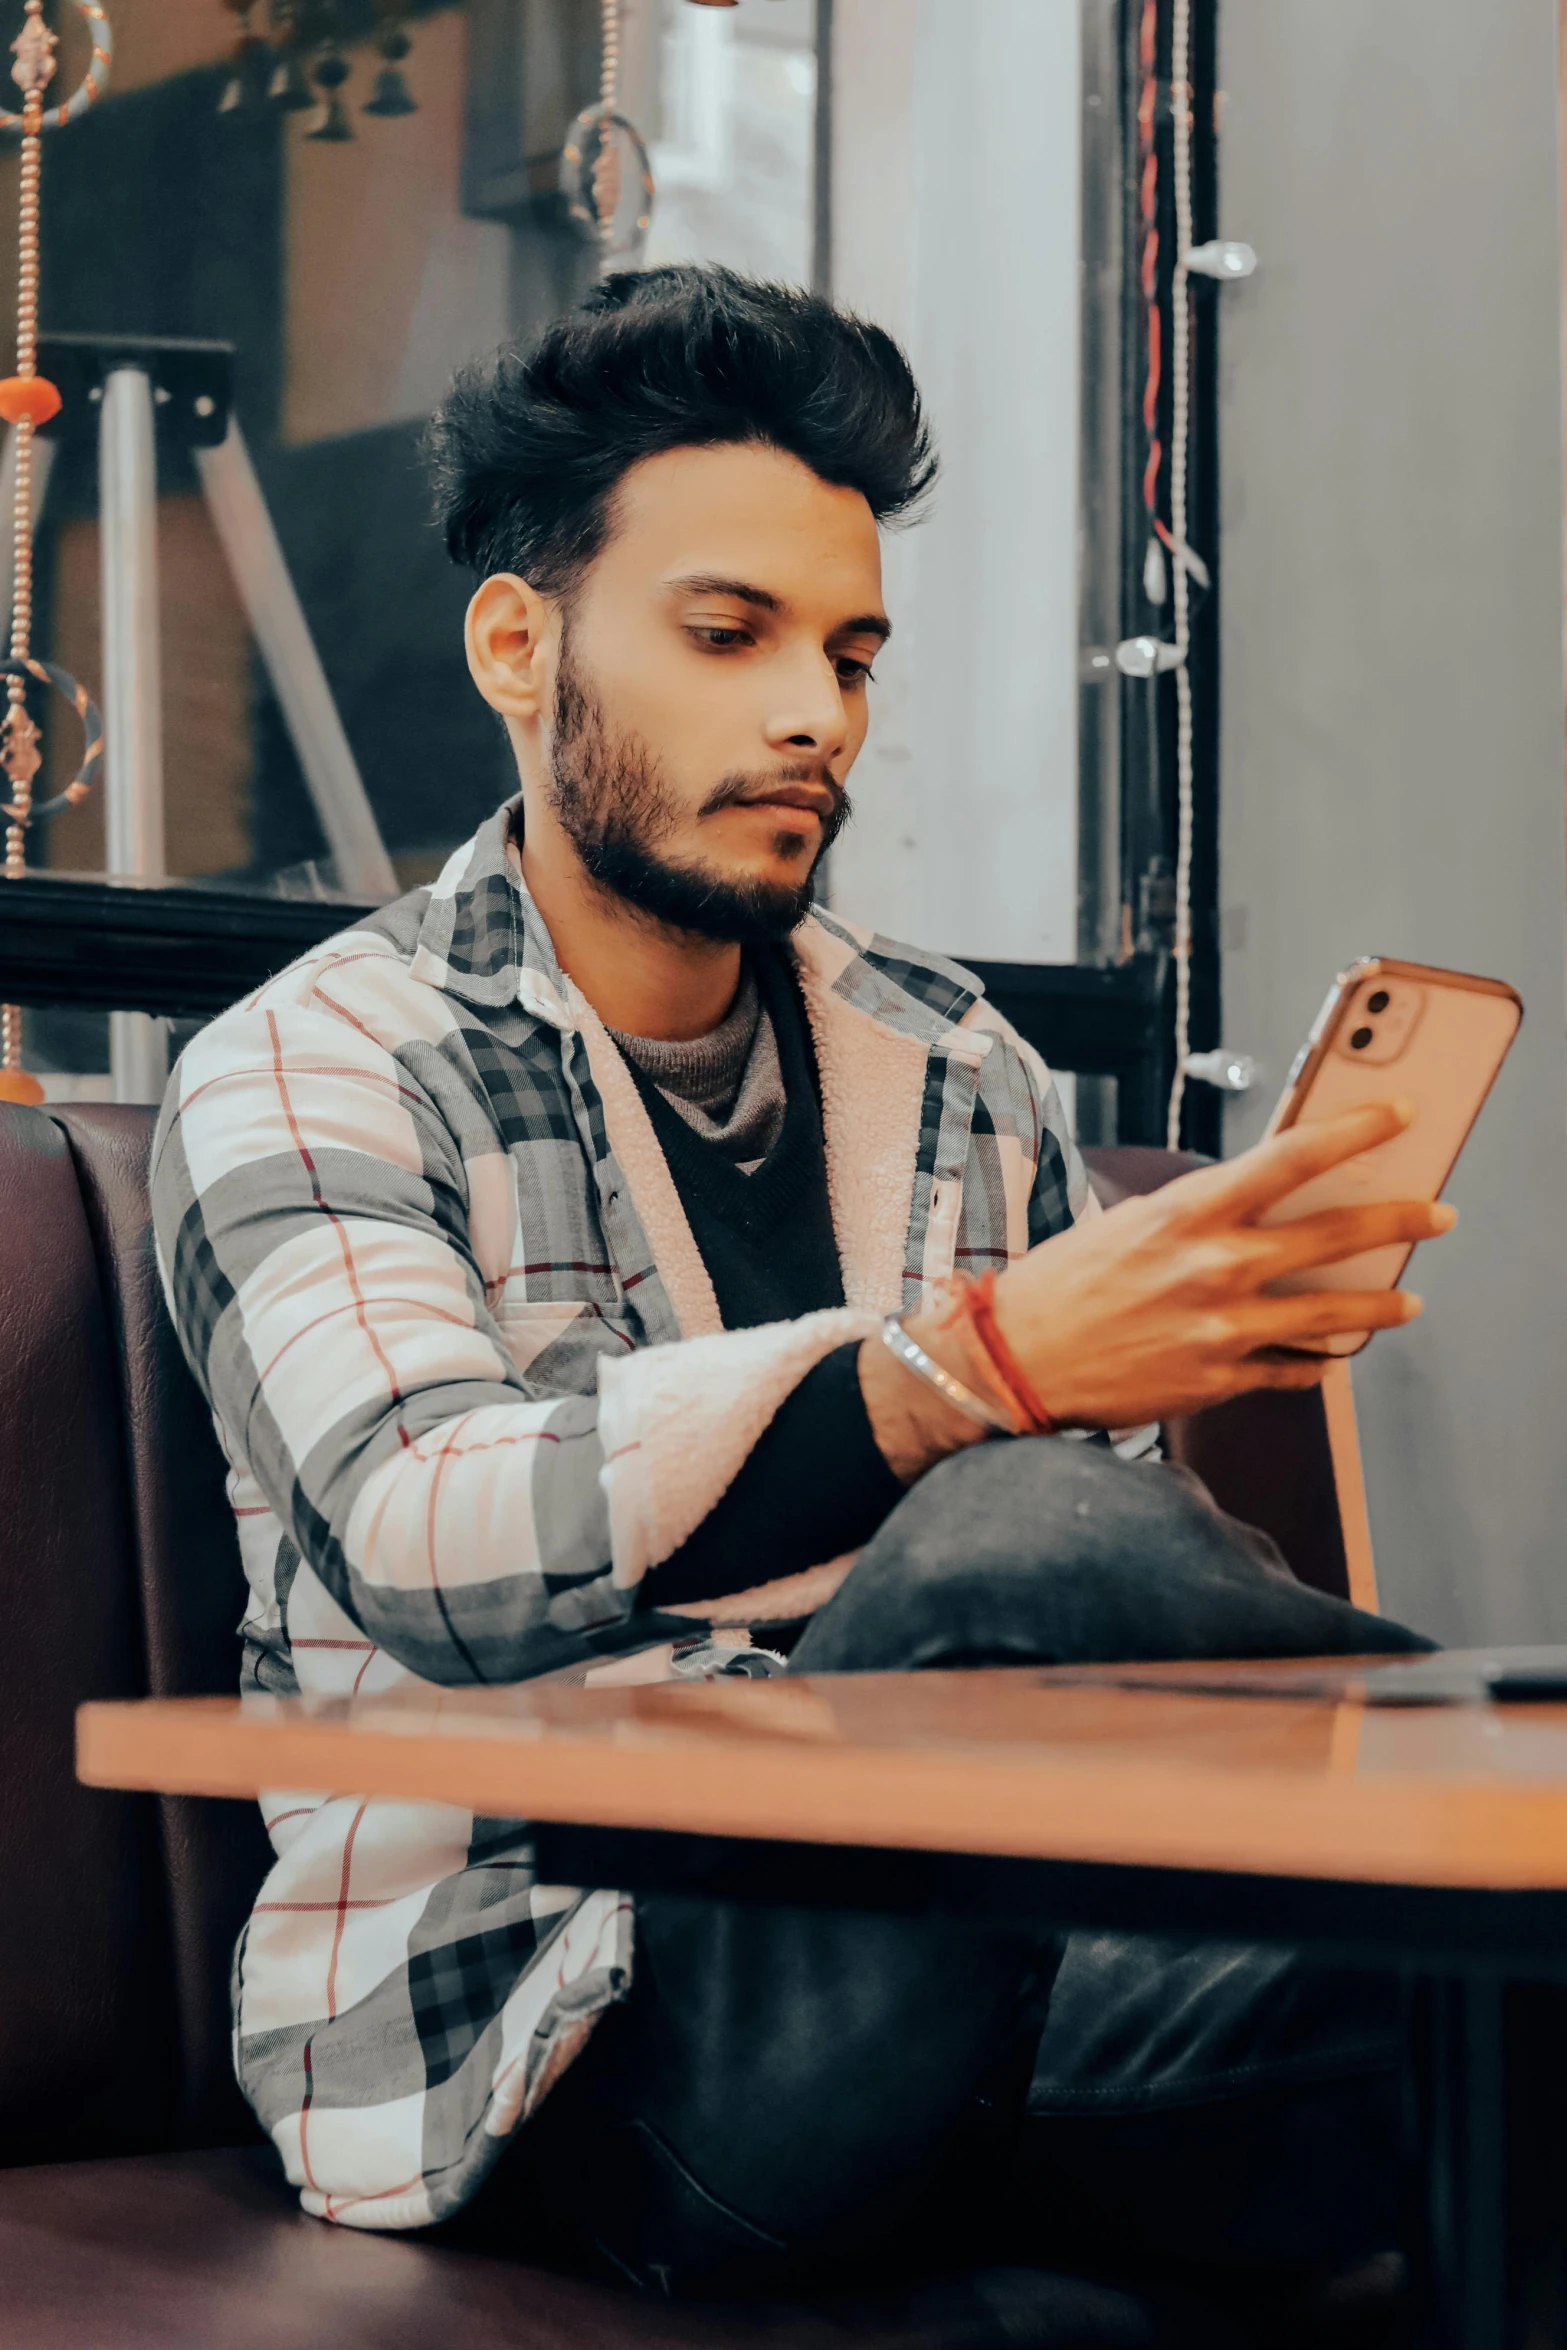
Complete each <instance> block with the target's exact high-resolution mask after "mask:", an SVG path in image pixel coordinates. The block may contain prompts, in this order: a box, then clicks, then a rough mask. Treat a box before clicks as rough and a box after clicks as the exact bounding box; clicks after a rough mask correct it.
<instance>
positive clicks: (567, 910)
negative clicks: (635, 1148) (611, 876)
mask: <svg viewBox="0 0 1567 2350" xmlns="http://www.w3.org/2000/svg"><path fill="white" fill-rule="evenodd" d="M518 846H519V848H520V850H521V855H522V877H523V880H524V881H525V882H526V883H527V885H528V894H529V896H530V897H531V898H532V900H533V902H534V904H535V905H536V906H537V907H538V909H539V912H540V914H541V915H542V916H543V917H544V922H545V927H546V928H547V929H548V931H549V934H550V938H551V940H552V942H553V944H554V948H555V953H556V955H557V957H558V958H559V961H560V967H561V969H562V970H563V971H564V972H565V973H566V975H567V977H568V978H570V979H573V980H575V982H576V984H577V986H578V987H580V988H581V990H582V992H583V994H584V995H585V996H586V997H587V999H588V1002H589V1003H590V1004H591V1005H592V1006H593V1009H594V1011H595V1012H597V1014H598V1016H599V1018H600V1019H601V1020H602V1021H603V1023H604V1025H605V1027H606V1028H618V1029H620V1030H621V1031H622V1033H623V1034H624V1035H627V1036H650V1037H661V1038H664V1039H667V1040H668V1041H669V1042H671V1043H684V1042H686V1041H687V1040H688V1039H690V1038H691V1037H693V1036H705V1035H706V1034H707V1032H708V1030H709V1029H710V1028H716V1027H717V1026H718V1023H719V1021H720V1020H722V1018H723V1016H724V1014H725V1013H726V1012H727V1011H728V1009H729V1007H730V1005H731V1004H732V1003H733V1002H734V998H735V991H736V989H737V988H738V987H739V984H740V949H739V947H738V946H735V945H733V944H731V943H729V942H727V941H725V940H722V939H716V938H701V937H698V936H697V935H695V934H694V933H693V932H691V931H688V930H672V929H671V928H670V927H669V925H668V924H667V923H664V922H659V921H657V920H655V919H654V918H653V917H652V916H651V915H648V914H644V913H642V912H641V910H640V909H639V908H638V907H636V906H632V905H628V903H627V902H626V900H625V899H624V898H620V897H616V896H615V894H614V892H613V891H612V890H607V889H605V888H603V887H602V886H601V885H600V884H599V883H598V882H596V881H595V880H594V879H593V878H592V876H591V874H589V873H588V872H586V871H585V870H584V868H583V864H582V860H581V858H580V857H579V856H578V855H577V852H576V850H575V849H574V848H573V846H572V844H571V842H570V841H569V840H568V839H567V837H566V835H565V833H564V832H563V831H562V830H561V828H560V826H559V825H558V824H557V823H555V822H554V821H553V819H552V818H551V817H550V816H549V815H548V814H546V815H545V816H544V817H543V820H542V821H540V819H539V816H538V814H537V813H536V812H535V811H534V810H533V809H531V808H530V809H529V812H528V822H527V828H526V831H525V833H524V834H523V837H522V838H521V840H520V841H519V843H518Z"/></svg>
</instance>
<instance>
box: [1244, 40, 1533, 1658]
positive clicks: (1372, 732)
mask: <svg viewBox="0 0 1567 2350" xmlns="http://www.w3.org/2000/svg"><path fill="white" fill-rule="evenodd" d="M1553 14H1554V12H1553V10H1552V9H1551V7H1550V6H1549V0H1485V4H1484V5H1483V6H1477V5H1475V4H1474V0H1378V4H1377V5H1376V6H1375V7H1372V8H1368V7H1367V6H1366V5H1365V0H1310V4H1309V6H1303V5H1302V4H1301V0H1228V4H1227V5H1226V6H1225V7H1224V8H1223V11H1222V16H1223V25H1222V56H1221V65H1222V71H1221V79H1222V81H1223V84H1224V86H1225V89H1226V92H1227V100H1226V112H1225V118H1224V136H1223V154H1222V170H1223V185H1222V219H1223V225H1224V233H1225V234H1226V235H1229V236H1238V237H1244V238H1246V239H1248V240H1249V241H1250V242H1251V243H1252V244H1254V245H1255V246H1256V248H1257V250H1258V252H1259V254H1260V255H1261V258H1262V267H1261V269H1260V271H1259V273H1258V275H1257V276H1256V277H1255V278H1254V279H1252V280H1251V281H1250V283H1249V284H1247V285H1244V286H1239V287H1233V288H1227V289H1226V290H1225V292H1224V294H1223V297H1222V299H1223V302H1224V330H1223V341H1224V353H1223V378H1224V382H1223V395H1222V398H1223V408H1222V424H1221V432H1222V446H1223V453H1224V454H1223V464H1224V477H1223V497H1224V537H1223V554H1224V615H1225V618H1224V650H1223V660H1224V767H1223V797H1224V818H1223V826H1224V829H1223V843H1222V853H1223V881H1222V896H1223V900H1224V905H1225V909H1226V911H1225V925H1226V938H1227V942H1228V951H1227V953H1226V958H1225V997H1226V1036H1227V1040H1228V1041H1229V1042H1231V1043H1233V1044H1235V1045H1241V1046H1246V1047H1248V1048H1250V1049H1252V1050H1253V1051H1255V1052H1257V1053H1259V1054H1260V1055H1261V1056H1262V1057H1263V1058H1264V1060H1265V1061H1266V1062H1267V1064H1268V1074H1269V1083H1268V1084H1267V1085H1265V1086H1264V1087H1263V1088H1261V1089H1259V1095H1258V1096H1257V1097H1254V1098H1253V1099H1252V1100H1250V1101H1248V1102H1246V1103H1244V1104H1242V1105H1239V1106H1238V1107H1237V1108H1236V1109H1235V1110H1234V1111H1232V1113H1231V1122H1230V1132H1229V1138H1228V1139H1229V1147H1231V1148H1238V1147H1241V1146H1242V1145H1244V1144H1245V1143H1246V1142H1248V1141H1250V1140H1252V1139H1253V1137H1254V1136H1255V1134H1256V1132H1257V1131H1258V1130H1259V1128H1260V1126H1261V1122H1262V1119H1263V1117H1264V1115H1265V1113H1266V1108H1267V1102H1268V1100H1271V1098H1272V1095H1273V1092H1274V1091H1275V1090H1276V1087H1277V1084H1278V1081H1279V1079H1280V1077H1281V1076H1282V1074H1283V1071H1284V1069H1285V1068H1286V1067H1287V1065H1288V1063H1289V1060H1290V1058H1291V1056H1292V1053H1293V1050H1294V1047H1295V1045H1296V1043H1297V1041H1298V1039H1299V1037H1300V1035H1301V1034H1302V1032H1303V1030H1304V1028H1305V1026H1306V1024H1307V1022H1308V1021H1309V1019H1310V1017H1311V1015H1312V1014H1313V1013H1314V1011H1315V1010H1316V1007H1317V1004H1318V1002H1319V1001H1320V999H1321V996H1322V993H1323V991H1324V988H1325V987H1326V985H1327V982H1328V980H1329V979H1330V978H1331V976H1332V974H1333V972H1334V970H1335V969H1336V968H1337V967H1338V966H1339V965H1340V964H1341V963H1342V962H1343V961H1345V960H1346V959H1347V958H1348V957H1350V956H1351V955H1354V954H1356V953H1360V952H1381V953H1388V954H1399V955H1412V956H1417V957H1421V958H1423V959H1425V960H1428V961H1433V962H1445V963H1453V964H1457V965H1459V966H1462V967H1465V968H1468V969H1471V970H1476V971H1484V972H1494V973H1497V974H1500V975H1502V976H1505V977H1507V978H1509V979H1511V980H1513V981H1514V982H1515V983H1516V984H1517V985H1518V986H1519V987H1520V988H1521V989H1522V991H1523V994H1524V997H1525V1001H1526V1003H1527V1006H1528V1018H1527V1020H1526V1023H1525V1027H1524V1032H1523V1036H1522V1039H1521V1041H1520V1044H1519V1045H1518V1047H1517V1048H1516V1049H1515V1051H1514V1054H1513V1057H1512V1060H1511V1063H1510V1064H1509V1067H1508V1069H1507V1070H1506V1072H1505V1073H1504V1076H1503V1079H1502V1082H1501V1084H1500V1086H1499V1088H1498V1091H1497V1093H1496V1095H1495V1096H1494V1097H1493V1100H1492V1103H1491V1106H1490V1108H1489V1109H1488V1110H1487V1112H1486V1115H1485V1117H1484V1118H1483V1119H1482V1121H1481V1124H1480V1126H1479V1128H1478V1130H1477V1132H1476V1134H1475V1136H1474V1138H1473V1140H1472V1142H1471V1144H1470V1146H1469V1149H1468V1151H1467V1153H1466V1155H1465V1158H1464V1160H1463V1162H1462V1165H1461V1167H1460V1169H1459V1172H1458V1175H1457V1177H1456V1178H1455V1182H1454V1186H1453V1191H1452V1197H1453V1198H1454V1200H1455V1201H1456V1203H1457V1204H1458V1206H1459V1208H1460V1209H1461V1211H1462V1219H1463V1220H1462V1223H1461V1225H1460V1227H1459V1230H1458V1232H1457V1233H1455V1235H1454V1236H1453V1238H1452V1239H1451V1240H1449V1241H1447V1242H1445V1243H1443V1244H1442V1246H1441V1247H1440V1248H1439V1249H1433V1250H1431V1251H1429V1252H1428V1253H1427V1255H1426V1256H1425V1257H1424V1258H1423V1259H1420V1260H1417V1279H1416V1286H1417V1287H1419V1288H1421V1289H1422V1290H1423V1292H1424V1294H1425V1297H1426V1300H1427V1311H1426V1316H1425V1319H1424V1320H1423V1321H1422V1322H1421V1323H1420V1324H1418V1325H1417V1326H1416V1327H1415V1328H1414V1329H1413V1330H1411V1331H1409V1332H1407V1333H1402V1334H1399V1335H1398V1336H1396V1337H1395V1336H1385V1337H1382V1338H1379V1339H1377V1340H1375V1341H1374V1342H1373V1344H1372V1347H1371V1349H1370V1351H1369V1352H1368V1353H1367V1354H1366V1355H1365V1356H1364V1357H1362V1358H1361V1361H1360V1362H1359V1363H1358V1364H1357V1366H1356V1374H1355V1377H1356V1392H1357V1397H1358V1400H1359V1405H1360V1412H1361V1425H1362V1432H1363V1437H1364V1440H1365V1444H1366V1450H1367V1466H1368V1475H1369V1482H1370V1495H1371V1515H1372V1526H1373V1532H1374V1535H1375V1540H1376V1548H1377V1560H1378V1567H1379V1571H1380V1574H1381V1578H1382V1591H1383V1602H1384V1605H1385V1607H1387V1608H1388V1609H1389V1610H1390V1611H1392V1612H1395V1613H1398V1614H1401V1615H1404V1616H1407V1617H1408V1618H1410V1619H1412V1620H1413V1621H1415V1622H1417V1623H1419V1624H1421V1625H1423V1626H1425V1627H1426V1628H1428V1629H1429V1630H1431V1631H1433V1632H1435V1633H1438V1634H1440V1635H1443V1636H1445V1637H1447V1638H1450V1639H1457V1638H1463V1637H1469V1638H1477V1639H1495V1638H1513V1639H1544V1638H1549V1639H1556V1640H1562V1639H1567V1277H1564V1272H1567V1229H1564V1228H1567V1125H1564V1118H1567V1069H1564V1039H1563V990H1564V970H1567V963H1564V947H1567V941H1564V905H1567V896H1564V891H1567V875H1564V857H1563V725H1562V673H1561V648H1562V593H1561V540H1562V494H1561V411H1560V397H1559V385H1558V372H1559V360H1558V332H1559V318H1560V294H1561V286H1560V254H1559V238H1558V211H1557V127H1556V40H1555V26H1554V23H1553V21H1552V19H1553ZM1262 1095H1266V1096H1267V1099H1266V1100H1264V1099H1263V1098H1261V1097H1262Z"/></svg>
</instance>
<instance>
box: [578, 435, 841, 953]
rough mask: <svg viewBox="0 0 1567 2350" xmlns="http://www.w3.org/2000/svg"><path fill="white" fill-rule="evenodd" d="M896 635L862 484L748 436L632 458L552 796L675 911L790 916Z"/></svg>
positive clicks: (785, 919) (595, 864)
mask: <svg viewBox="0 0 1567 2350" xmlns="http://www.w3.org/2000/svg"><path fill="white" fill-rule="evenodd" d="M886 635H887V622H886V619H885V616H884V614H883V611H882V603H881V550H880V546H879V543H878V539H877V534H876V526H875V523H874V522H873V521H872V519H871V513H870V509H869V507H868V506H867V505H866V503H865V500H864V499H863V497H861V496H860V494H859V493H858V491H855V490H847V489H836V488H833V487H831V486H830V485H829V484H828V483H826V482H823V481H821V480H820V479H818V477H817V476H816V475H815V474H814V473H812V472H811V471H810V469H809V468H808V467H807V466H805V465H803V464H801V463H800V462H799V460H798V459H796V458H794V457H789V456H784V455H781V454H780V453H779V452H777V451H776V450H772V449H765V448H757V447H752V446H742V447H728V448H717V449H677V450H672V451H670V452H669V453H668V454H666V455H663V456H659V457H653V458H649V459H647V460H646V461H645V462H644V463H643V464H641V465H638V466H636V467H635V468H634V469H633V470H632V471H631V472H630V473H629V474H628V475H627V476H626V478H625V480H624V482H623V483H622V484H621V486H620V490H619V493H618V496H617V499H616V502H615V507H614V512H613V515H612V520H611V530H610V536H609V541H608V544H607V545H606V547H605V548H604V550H603V552H602V553H601V554H600V555H599V556H598V557H597V559H596V560H595V561H594V562H593V564H592V565H591V566H590V567H589V570H588V572H587V573H586V575H585V578H584V580H583V583H582V585H581V587H580V589H579V591H578V593H577V595H576V596H575V597H574V598H573V600H572V606H571V610H570V613H569V616H568V617H567V619H566V622H565V624H564V626H563V630H562V636H561V645H560V656H559V662H558V667H557V673H556V691H555V708H554V723H553V726H552V729H551V739H550V745H549V755H550V770H551V799H552V801H553V805H554V809H555V813H556V814H557V816H558V817H559V819H560V821H561V824H562V826H563V828H564V829H565V831H566V832H567V834H568V835H569V836H570V838H571V840H572V842H573V844H574V846H575V847H576V849H577V852H578V854H579V855H580V856H581V858H582V860H583V862H584V864H585V865H586V866H587V868H588V870H589V872H590V873H592V874H593V875H594V877H595V879H597V880H598V881H599V882H600V883H601V884H602V885H604V886H605V887H607V888H609V889H611V890H613V891H614V892H615V893H616V894H617V895H619V896H621V897H623V898H625V899H627V900H629V901H630V902H631V903H632V904H635V905H638V906H640V907H642V908H643V909H644V910H645V911H646V912H648V913H650V914H653V915H656V916H657V917H659V918H660V919H661V920H663V921H665V922H668V923H670V924H672V925H673V926H674V927H677V928H683V929H687V930H692V931H697V932H700V933H703V934H705V935H707V936H710V937H718V938H726V939H742V940H751V939H761V938H766V937H778V936H781V935H782V934H784V933H785V932H787V931H788V930H790V929H792V928H793V927H794V924H795V923H796V922H797V921H799V920H800V918H801V916H802V915H803V914H804V912H805V910H806V907H807V905H808V903H809V899H810V879H811V873H812V870H813V868H814V867H815V865H816V863H817V861H818V859H819V857H820V856H821V854H822V852H823V850H824V849H825V848H826V846H827V844H828V842H829V841H830V840H831V839H832V838H833V836H834V835H835V834H836V832H837V831H838V830H839V828H840V827H841V825H842V823H843V821H844V819H845V818H846V816H847V814H848V800H847V796H846V794H845V791H844V780H845V778H846V776H847V774H848V771H849V769H850V767H851V766H852V765H853V763H854V760H855V757H856V755H857V754H858V751H859V748H860V745H861V744H862V742H863V741H864V740H865V728H866V718H867V710H866V684H867V679H868V677H869V673H870V665H871V662H872V661H873V659H874V657H875V655H876V653H877V651H878V649H879V647H880V646H881V644H882V642H883V641H884V639H885V637H886Z"/></svg>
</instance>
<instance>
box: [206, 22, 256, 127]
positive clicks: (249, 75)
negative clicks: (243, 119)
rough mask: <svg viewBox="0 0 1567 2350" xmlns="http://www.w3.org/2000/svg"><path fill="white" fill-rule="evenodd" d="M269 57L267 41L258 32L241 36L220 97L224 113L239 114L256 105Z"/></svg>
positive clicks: (219, 100)
mask: <svg viewBox="0 0 1567 2350" xmlns="http://www.w3.org/2000/svg"><path fill="white" fill-rule="evenodd" d="M266 56H267V45H266V43H265V41H262V40H258V39H257V37H256V35H255V34H254V33H241V35H240V37H239V39H238V40H237V41H236V42H235V44H234V62H233V66H232V68H231V69H230V72H229V78H228V80H227V81H226V82H225V83H224V85H223V88H222V91H221V92H220V94H219V97H218V112H219V113H220V114H236V113H238V112H240V111H241V110H242V109H243V108H245V107H248V106H250V105H253V104H254V102H255V99H256V96H257V85H258V83H259V81H260V78H261V74H262V72H263V70H264V61H265V59H266Z"/></svg>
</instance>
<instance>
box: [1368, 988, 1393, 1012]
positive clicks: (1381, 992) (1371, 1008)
mask: <svg viewBox="0 0 1567 2350" xmlns="http://www.w3.org/2000/svg"><path fill="white" fill-rule="evenodd" d="M1387 1007H1388V992H1387V989H1386V988H1385V987H1379V988H1378V989H1377V991H1376V994H1375V995H1368V996H1367V998H1366V1010H1367V1011H1368V1012H1385V1011H1386V1010H1387Z"/></svg>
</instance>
